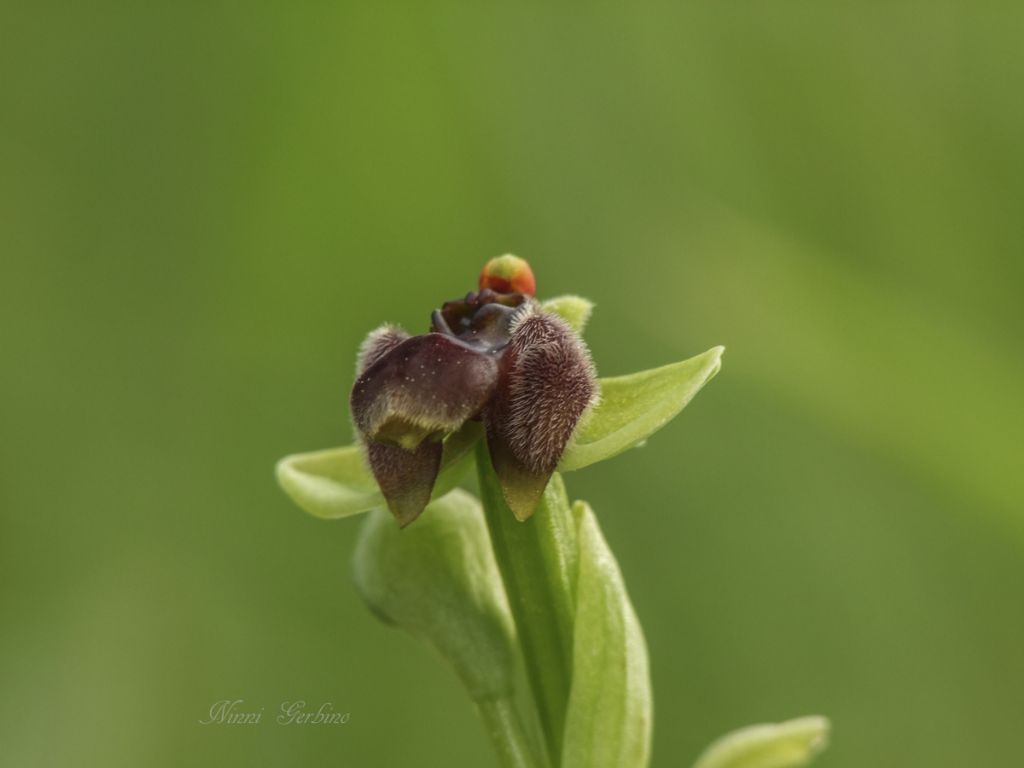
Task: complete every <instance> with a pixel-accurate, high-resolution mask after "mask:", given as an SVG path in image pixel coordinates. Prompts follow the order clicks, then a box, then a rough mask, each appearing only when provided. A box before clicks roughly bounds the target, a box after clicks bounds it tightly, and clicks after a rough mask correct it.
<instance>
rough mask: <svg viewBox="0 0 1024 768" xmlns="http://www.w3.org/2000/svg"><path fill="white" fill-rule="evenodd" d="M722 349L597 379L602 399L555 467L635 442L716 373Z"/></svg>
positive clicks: (600, 457)
mask: <svg viewBox="0 0 1024 768" xmlns="http://www.w3.org/2000/svg"><path fill="white" fill-rule="evenodd" d="M724 351H725V347H714V348H713V349H709V350H708V351H707V352H705V353H704V354H702V355H697V356H696V357H691V358H690V359H689V360H684V361H682V362H681V363H673V364H671V365H666V366H663V367H661V368H652V369H650V370H647V371H640V372H639V373H633V374H630V375H628V376H616V377H615V378H610V379H601V382H600V383H601V402H600V403H598V405H597V407H596V408H594V410H593V412H592V413H591V414H590V415H589V417H588V418H587V419H586V420H585V422H584V423H583V424H582V425H581V426H580V428H579V430H578V431H577V433H576V436H575V438H574V439H573V441H572V442H571V443H570V444H569V446H568V448H566V451H565V454H564V455H563V456H562V463H561V464H560V465H559V467H558V468H559V469H560V470H562V471H563V472H567V471H569V470H573V469H580V468H582V467H586V466H589V465H590V464H594V463H595V462H598V461H604V460H605V459H609V458H611V457H612V456H617V455H618V454H620V453H622V452H623V451H625V450H628V449H629V448H634V447H636V446H637V445H640V444H641V443H642V442H643V441H645V440H646V439H647V438H648V437H650V436H651V435H653V434H654V433H655V432H657V431H658V430H659V429H661V428H662V427H663V426H665V425H666V424H667V423H668V422H669V421H671V420H672V419H673V418H675V416H676V415H677V414H678V413H679V412H680V411H681V410H683V408H685V407H686V404H687V403H689V402H690V400H692V399H693V396H694V395H696V394H697V393H698V392H699V391H700V389H701V387H703V386H704V385H705V384H707V383H708V382H709V381H710V380H711V379H712V378H713V377H714V375H715V374H716V373H718V371H719V369H720V368H721V367H722V353H723V352H724Z"/></svg>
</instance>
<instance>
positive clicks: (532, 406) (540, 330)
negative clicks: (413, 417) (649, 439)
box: [486, 304, 597, 520]
mask: <svg viewBox="0 0 1024 768" xmlns="http://www.w3.org/2000/svg"><path fill="white" fill-rule="evenodd" d="M596 401H597V377H596V374H595V373H594V366H593V363H592V362H591V360H590V353H589V352H588V351H587V348H586V346H585V345H584V343H583V341H582V339H580V337H579V336H578V335H577V334H576V333H575V332H574V331H573V330H572V329H571V328H570V327H569V326H568V324H566V322H565V321H564V320H562V319H561V318H559V317H557V316H555V315H552V314H549V313H547V312H544V311H542V310H541V309H539V308H538V307H537V306H536V304H530V305H528V306H527V307H526V308H524V309H523V310H522V311H521V314H520V315H518V316H517V317H516V319H515V322H514V323H513V326H512V340H511V342H510V343H509V346H508V348H507V349H506V350H505V354H504V356H503V359H502V366H501V372H500V375H499V384H498V389H497V391H496V393H495V396H494V398H493V400H492V403H491V406H490V407H489V408H488V410H487V412H486V424H487V440H488V445H489V447H490V454H491V461H492V462H493V464H494V469H495V471H496V472H497V474H498V479H499V480H500V481H501V485H502V490H503V492H504V494H505V501H507V502H508V505H509V507H510V508H511V509H512V512H513V513H514V514H515V515H516V517H517V518H519V519H520V520H525V519H526V518H528V517H529V516H530V515H532V514H533V511H534V509H535V508H536V506H537V503H538V501H539V500H540V497H541V495H542V494H543V493H544V487H545V486H546V485H547V483H548V480H549V479H550V478H551V475H552V473H553V472H554V471H555V467H557V466H558V462H559V459H561V457H562V453H563V452H564V451H565V446H566V444H567V443H568V442H569V439H570V438H571V437H572V434H573V432H574V431H575V430H576V426H577V424H579V421H580V419H581V418H582V416H583V414H584V413H586V411H587V409H588V408H590V407H591V406H593V405H594V403H595V402H596Z"/></svg>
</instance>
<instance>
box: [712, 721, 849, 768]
mask: <svg viewBox="0 0 1024 768" xmlns="http://www.w3.org/2000/svg"><path fill="white" fill-rule="evenodd" d="M830 730H831V724H830V723H829V721H828V719H827V718H824V717H820V716H810V717H800V718H797V719H795V720H787V721H785V722H783V723H765V724H762V725H751V726H748V727H746V728H741V729H739V730H738V731H733V732H732V733H729V734H727V735H725V736H723V737H721V738H720V739H718V740H717V741H715V742H714V743H713V744H711V746H709V747H708V748H707V749H706V750H705V751H704V753H703V754H702V755H701V756H700V758H699V759H698V760H697V762H696V763H695V764H694V767H693V768H798V766H804V765H808V764H809V763H810V762H811V761H812V760H813V759H814V757H815V756H816V755H818V754H819V753H820V752H821V751H822V750H824V749H825V747H826V746H828V738H829V732H830Z"/></svg>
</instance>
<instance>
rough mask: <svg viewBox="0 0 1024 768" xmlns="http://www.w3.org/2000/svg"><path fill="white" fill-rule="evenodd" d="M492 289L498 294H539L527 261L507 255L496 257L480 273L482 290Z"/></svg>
mask: <svg viewBox="0 0 1024 768" xmlns="http://www.w3.org/2000/svg"><path fill="white" fill-rule="evenodd" d="M487 288H490V289H491V290H492V291H495V292H497V293H522V294H524V295H526V296H535V295H536V294H537V281H536V280H534V278H533V270H532V269H530V265H529V264H528V263H527V262H526V260H525V259H521V258H519V257H518V256H513V255H512V254H511V253H506V254H505V255H504V256H495V257H494V258H493V259H491V260H490V261H488V262H487V264H485V265H484V268H483V271H482V272H481V273H480V290H481V291H482V290H485V289H487Z"/></svg>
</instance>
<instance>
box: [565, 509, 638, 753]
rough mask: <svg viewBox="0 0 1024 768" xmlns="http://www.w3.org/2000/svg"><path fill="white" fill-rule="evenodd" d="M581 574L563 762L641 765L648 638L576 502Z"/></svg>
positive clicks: (587, 512)
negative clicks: (646, 638)
mask: <svg viewBox="0 0 1024 768" xmlns="http://www.w3.org/2000/svg"><path fill="white" fill-rule="evenodd" d="M573 513H574V515H575V516H576V519H577V527H578V537H579V576H578V583H577V600H576V627H575V633H574V634H575V637H574V644H573V672H572V689H571V691H570V694H569V709H568V714H567V716H566V723H565V746H564V749H563V752H562V765H563V766H564V768H643V766H646V765H647V762H648V760H649V759H650V741H651V719H652V702H651V680H650V671H649V668H648V662H647V645H646V643H645V642H644V636H643V631H642V630H641V629H640V622H639V621H638V619H637V617H636V613H635V612H634V610H633V606H632V604H631V603H630V601H629V596H628V595H627V594H626V587H625V584H624V583H623V581H622V574H621V573H620V572H619V566H618V564H617V563H616V562H615V557H614V555H612V553H611V550H610V549H608V544H607V543H606V542H605V540H604V536H602V535H601V529H600V528H599V527H598V524H597V519H596V518H595V517H594V513H593V512H592V511H591V509H590V507H589V506H587V505H586V504H585V503H583V502H576V503H575V504H574V505H573Z"/></svg>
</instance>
